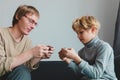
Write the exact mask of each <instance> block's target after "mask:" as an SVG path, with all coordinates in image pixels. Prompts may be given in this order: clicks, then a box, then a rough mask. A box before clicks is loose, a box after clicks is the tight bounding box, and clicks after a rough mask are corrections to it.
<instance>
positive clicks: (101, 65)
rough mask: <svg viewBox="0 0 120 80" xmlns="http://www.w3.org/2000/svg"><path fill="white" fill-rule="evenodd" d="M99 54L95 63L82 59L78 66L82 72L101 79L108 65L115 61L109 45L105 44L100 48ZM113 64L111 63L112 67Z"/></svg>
mask: <svg viewBox="0 0 120 80" xmlns="http://www.w3.org/2000/svg"><path fill="white" fill-rule="evenodd" d="M97 52H98V54H97V56H96V59H95V63H94V64H92V65H90V64H89V63H88V62H86V61H82V62H81V63H80V64H79V65H78V67H79V70H80V71H81V73H82V74H84V75H86V76H87V77H89V78H92V79H99V78H100V77H102V76H103V74H104V72H105V70H106V68H107V67H106V66H107V65H108V64H109V63H110V62H111V64H112V62H113V61H114V59H113V51H112V49H111V48H110V47H109V46H108V45H103V46H101V47H99V48H98V50H97ZM112 67H113V66H112V65H111V66H110V68H111V69H113V68H112Z"/></svg>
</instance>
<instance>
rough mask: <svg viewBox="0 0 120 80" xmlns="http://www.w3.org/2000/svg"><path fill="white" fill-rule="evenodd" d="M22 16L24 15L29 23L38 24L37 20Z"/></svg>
mask: <svg viewBox="0 0 120 80" xmlns="http://www.w3.org/2000/svg"><path fill="white" fill-rule="evenodd" d="M24 17H25V18H27V19H28V21H29V22H30V23H31V24H34V25H35V26H37V25H38V23H37V22H35V21H34V20H33V19H31V18H29V17H28V16H26V15H24Z"/></svg>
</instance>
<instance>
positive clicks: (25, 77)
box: [0, 65, 31, 80]
mask: <svg viewBox="0 0 120 80" xmlns="http://www.w3.org/2000/svg"><path fill="white" fill-rule="evenodd" d="M0 80H1V79H0ZM2 80H31V73H30V71H29V69H28V68H27V67H25V66H24V65H21V66H18V67H16V68H15V69H14V70H12V72H10V73H8V74H6V75H5V76H4V77H3V79H2Z"/></svg>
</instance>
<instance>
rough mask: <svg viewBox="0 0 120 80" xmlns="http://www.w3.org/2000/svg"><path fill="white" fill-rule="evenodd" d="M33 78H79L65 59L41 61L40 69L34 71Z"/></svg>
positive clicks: (69, 79) (46, 79)
mask: <svg viewBox="0 0 120 80" xmlns="http://www.w3.org/2000/svg"><path fill="white" fill-rule="evenodd" d="M32 80H77V79H76V77H75V75H74V73H73V72H72V70H71V69H70V68H68V67H67V63H65V62H63V61H40V66H39V68H38V69H36V70H35V71H33V72H32Z"/></svg>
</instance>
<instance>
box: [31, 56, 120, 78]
mask: <svg viewBox="0 0 120 80" xmlns="http://www.w3.org/2000/svg"><path fill="white" fill-rule="evenodd" d="M115 73H116V76H117V78H118V80H120V57H118V58H115ZM32 80H78V79H77V78H76V76H75V75H74V73H73V71H72V70H71V69H70V68H68V67H67V63H65V62H63V61H40V66H39V67H38V69H36V70H34V71H33V72H32Z"/></svg>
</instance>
